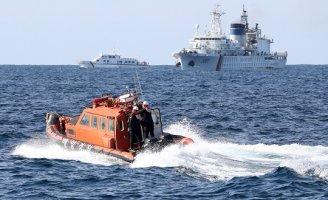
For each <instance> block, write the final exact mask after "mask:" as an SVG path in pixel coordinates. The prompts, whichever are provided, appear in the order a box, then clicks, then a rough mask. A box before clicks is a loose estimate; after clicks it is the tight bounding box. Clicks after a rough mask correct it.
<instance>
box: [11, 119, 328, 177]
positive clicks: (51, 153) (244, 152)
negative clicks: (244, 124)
mask: <svg viewBox="0 0 328 200" xmlns="http://www.w3.org/2000/svg"><path fill="white" fill-rule="evenodd" d="M165 132H169V133H172V134H179V135H184V136H187V137H190V138H192V139H193V140H194V141H195V143H194V144H191V145H187V146H180V145H171V146H168V147H166V148H164V149H163V150H162V151H160V152H150V151H146V152H143V153H140V154H138V155H137V157H136V160H135V161H134V162H133V163H132V164H131V165H130V166H131V168H147V167H177V168H178V169H181V170H183V171H184V172H185V173H188V174H189V175H191V176H197V177H203V178H207V179H210V180H213V179H214V180H227V179H231V178H233V177H240V176H260V175H264V174H266V173H270V172H272V170H274V169H276V168H277V167H288V168H291V169H293V170H295V171H296V172H297V173H299V174H301V175H311V176H316V177H319V178H322V179H325V180H328V147H325V146H306V145H299V144H288V145H266V144H255V145H240V144H235V143H229V142H224V141H207V140H205V139H203V138H202V137H200V130H198V129H197V127H193V126H192V125H191V124H190V123H189V122H188V121H186V120H184V121H182V122H179V123H176V124H172V125H170V126H169V127H167V128H166V129H165ZM12 154H13V155H18V156H23V157H26V158H46V159H60V160H77V161H80V162H84V163H91V164H99V165H105V166H109V165H118V164H126V162H124V161H121V160H118V159H116V158H114V157H111V156H107V155H104V154H97V153H93V152H87V151H70V150H67V149H65V148H63V147H62V146H60V145H59V144H55V143H52V142H49V140H46V141H45V140H41V139H33V140H30V141H28V142H26V143H23V144H21V145H19V146H17V147H16V148H15V150H14V151H13V153H12Z"/></svg>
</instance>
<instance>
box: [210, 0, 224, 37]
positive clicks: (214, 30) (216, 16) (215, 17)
mask: <svg viewBox="0 0 328 200" xmlns="http://www.w3.org/2000/svg"><path fill="white" fill-rule="evenodd" d="M219 7H220V5H217V6H216V7H215V8H214V10H213V11H212V12H211V14H212V20H211V30H210V36H222V35H223V34H222V28H221V16H222V15H224V14H225V12H223V11H221V10H220V9H219Z"/></svg>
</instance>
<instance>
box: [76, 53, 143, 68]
mask: <svg viewBox="0 0 328 200" xmlns="http://www.w3.org/2000/svg"><path fill="white" fill-rule="evenodd" d="M79 65H80V67H82V68H94V67H128V66H148V65H149V64H148V62H145V61H142V62H140V61H138V60H137V59H135V58H122V57H121V56H120V55H117V54H103V53H100V54H99V55H98V57H96V58H94V59H93V60H92V61H80V62H79Z"/></svg>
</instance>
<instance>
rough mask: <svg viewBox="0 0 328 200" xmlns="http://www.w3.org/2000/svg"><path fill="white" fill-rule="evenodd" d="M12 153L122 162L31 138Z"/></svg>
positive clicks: (65, 158) (81, 160)
mask: <svg viewBox="0 0 328 200" xmlns="http://www.w3.org/2000/svg"><path fill="white" fill-rule="evenodd" d="M12 155H16V156H22V157H25V158H46V159H59V160H76V161H80V162H84V163H91V164H98V165H106V166H110V165H114V164H116V165H117V164H122V163H124V162H123V161H120V160H118V159H116V158H114V157H110V156H107V155H104V154H98V153H94V152H88V151H70V150H69V149H65V148H64V147H62V146H60V145H59V144H56V143H54V142H51V141H49V140H42V139H32V140H30V141H28V142H26V143H23V144H21V145H18V146H17V147H16V148H15V149H14V151H13V152H12Z"/></svg>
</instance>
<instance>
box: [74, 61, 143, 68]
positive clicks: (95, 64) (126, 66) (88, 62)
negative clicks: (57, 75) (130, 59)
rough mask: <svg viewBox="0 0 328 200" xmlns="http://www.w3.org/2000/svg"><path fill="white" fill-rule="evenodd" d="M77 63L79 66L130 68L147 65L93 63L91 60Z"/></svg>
mask: <svg viewBox="0 0 328 200" xmlns="http://www.w3.org/2000/svg"><path fill="white" fill-rule="evenodd" d="M78 64H79V66H80V67H81V68H118V67H124V68H129V67H131V68H134V67H145V66H147V65H136V64H111V63H108V64H105V63H101V64H98V63H94V62H91V61H80V62H79V63H78Z"/></svg>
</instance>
